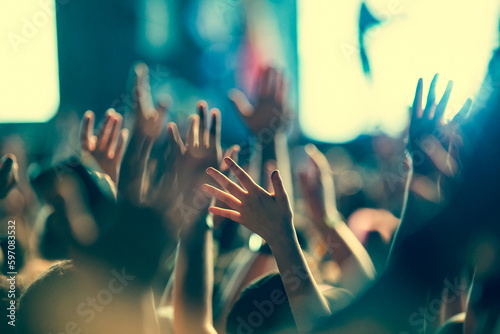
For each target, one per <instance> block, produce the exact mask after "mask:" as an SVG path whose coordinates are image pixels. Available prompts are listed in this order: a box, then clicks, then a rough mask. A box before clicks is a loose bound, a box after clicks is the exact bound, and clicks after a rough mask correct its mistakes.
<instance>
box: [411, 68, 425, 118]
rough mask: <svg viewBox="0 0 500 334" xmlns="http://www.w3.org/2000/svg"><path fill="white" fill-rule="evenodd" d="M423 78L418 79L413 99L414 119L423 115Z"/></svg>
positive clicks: (412, 110)
mask: <svg viewBox="0 0 500 334" xmlns="http://www.w3.org/2000/svg"><path fill="white" fill-rule="evenodd" d="M423 85H424V83H423V80H422V78H420V79H418V84H417V90H416V92H415V98H414V99H413V107H412V108H411V117H412V120H414V119H416V118H420V117H422V91H423Z"/></svg>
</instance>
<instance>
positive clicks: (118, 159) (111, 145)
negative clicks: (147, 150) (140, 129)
mask: <svg viewBox="0 0 500 334" xmlns="http://www.w3.org/2000/svg"><path fill="white" fill-rule="evenodd" d="M122 120H123V118H122V116H121V115H120V114H118V113H117V112H115V111H114V110H113V109H109V110H108V111H107V112H106V115H105V117H104V120H103V121H102V123H101V125H100V126H99V130H97V133H96V134H95V135H94V123H95V115H94V113H93V112H92V111H90V110H89V111H87V112H86V113H85V115H83V119H82V124H81V132H80V145H81V150H82V153H84V154H85V153H87V154H90V155H91V156H92V157H93V158H94V159H95V160H96V162H97V163H98V165H99V167H100V168H101V169H102V171H103V172H104V173H106V174H107V175H109V177H110V178H111V180H112V181H113V182H114V183H115V184H116V183H118V177H119V175H120V167H121V163H122V158H123V153H124V151H125V146H126V144H127V139H128V130H127V129H121V126H122Z"/></svg>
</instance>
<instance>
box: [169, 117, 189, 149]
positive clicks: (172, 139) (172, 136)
mask: <svg viewBox="0 0 500 334" xmlns="http://www.w3.org/2000/svg"><path fill="white" fill-rule="evenodd" d="M167 138H168V146H169V147H171V148H172V150H173V151H174V154H175V156H181V155H183V154H184V153H185V152H186V148H185V147H184V143H183V142H182V139H181V135H180V134H179V129H178V128H177V124H175V123H174V122H170V123H169V124H168V126H167Z"/></svg>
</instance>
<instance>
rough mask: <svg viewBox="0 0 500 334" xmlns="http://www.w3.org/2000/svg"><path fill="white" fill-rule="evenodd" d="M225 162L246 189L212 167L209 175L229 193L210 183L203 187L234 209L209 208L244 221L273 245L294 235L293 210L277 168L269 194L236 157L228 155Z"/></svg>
mask: <svg viewBox="0 0 500 334" xmlns="http://www.w3.org/2000/svg"><path fill="white" fill-rule="evenodd" d="M224 161H225V163H226V164H227V165H228V167H229V169H230V170H231V171H232V172H233V173H234V175H235V176H236V178H237V179H238V180H239V182H240V183H241V185H242V186H243V187H244V188H242V187H240V186H239V185H237V184H236V183H235V182H233V181H231V180H230V179H229V178H228V177H227V176H225V175H224V174H223V173H221V172H220V171H218V170H216V169H214V168H209V169H208V170H207V173H208V175H210V176H211V177H212V178H213V179H214V180H215V181H217V183H218V184H219V185H220V186H221V187H223V188H224V189H225V190H226V192H224V191H222V190H220V189H218V188H215V187H213V186H211V185H209V184H205V185H203V190H204V191H205V192H207V193H209V194H210V195H212V196H214V197H215V198H216V199H218V200H220V201H222V202H224V203H225V204H226V205H227V206H229V207H230V208H231V209H224V208H220V207H210V209H209V211H210V212H211V213H213V214H215V215H219V216H221V217H225V218H229V219H232V220H234V221H236V222H238V223H240V224H241V225H243V226H245V227H246V228H248V229H250V230H251V231H253V232H255V233H257V234H258V235H260V236H261V237H262V238H263V239H264V240H266V241H267V242H268V243H269V244H270V245H272V244H274V242H275V241H276V242H279V240H280V239H281V238H293V235H295V230H294V227H293V223H292V210H291V207H290V202H289V200H288V195H287V193H286V191H285V188H284V187H283V181H282V180H281V177H280V175H279V172H278V171H274V172H273V174H272V176H271V180H272V184H273V188H274V192H273V193H269V192H267V191H266V190H264V189H262V188H261V187H260V186H259V185H257V184H256V183H255V182H254V181H253V180H252V179H251V178H250V176H248V174H247V173H246V172H245V171H244V170H243V169H242V168H241V167H240V166H238V164H236V163H235V162H234V161H233V160H232V159H230V158H226V159H224Z"/></svg>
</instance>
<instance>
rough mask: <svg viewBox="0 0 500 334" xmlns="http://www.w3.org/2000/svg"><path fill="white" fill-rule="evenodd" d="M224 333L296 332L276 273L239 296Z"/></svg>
mask: <svg viewBox="0 0 500 334" xmlns="http://www.w3.org/2000/svg"><path fill="white" fill-rule="evenodd" d="M226 332H227V333H228V334H253V333H259V334H266V333H295V332H298V331H297V327H296V325H295V320H294V318H293V314H292V310H291V308H290V304H289V303H288V298H287V295H286V291H285V287H284V286H283V282H282V281H281V276H280V275H279V274H271V275H268V276H265V277H263V278H260V279H258V280H257V281H255V282H253V283H252V284H250V285H249V286H248V287H247V288H246V289H245V290H244V291H243V292H242V293H241V296H240V298H239V299H238V300H237V301H236V303H235V304H234V306H233V308H232V309H231V312H230V313H229V315H228V318H227V325H226Z"/></svg>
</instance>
